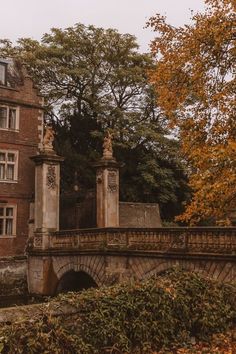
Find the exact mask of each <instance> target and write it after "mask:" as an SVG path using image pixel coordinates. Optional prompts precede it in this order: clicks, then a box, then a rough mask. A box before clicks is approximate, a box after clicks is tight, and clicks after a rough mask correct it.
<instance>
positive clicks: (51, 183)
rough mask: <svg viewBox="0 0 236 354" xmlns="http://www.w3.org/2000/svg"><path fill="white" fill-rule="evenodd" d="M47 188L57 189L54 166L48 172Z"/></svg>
mask: <svg viewBox="0 0 236 354" xmlns="http://www.w3.org/2000/svg"><path fill="white" fill-rule="evenodd" d="M47 186H48V188H49V189H55V188H56V167H55V166H53V165H50V166H48V170H47Z"/></svg>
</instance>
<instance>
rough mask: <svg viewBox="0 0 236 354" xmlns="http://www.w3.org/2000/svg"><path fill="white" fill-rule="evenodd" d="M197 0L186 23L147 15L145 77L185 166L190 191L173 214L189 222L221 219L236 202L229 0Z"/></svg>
mask: <svg viewBox="0 0 236 354" xmlns="http://www.w3.org/2000/svg"><path fill="white" fill-rule="evenodd" d="M205 2H206V9H205V12H204V13H197V14H195V15H194V16H193V17H192V23H191V24H190V25H185V26H183V27H178V28H174V27H173V26H171V25H169V24H167V23H166V19H165V18H164V17H162V16H160V15H157V16H155V17H153V18H151V19H150V21H149V25H150V26H151V27H152V28H153V29H154V30H155V31H157V32H158V34H157V38H156V39H155V40H154V41H153V43H152V52H153V54H154V55H155V56H156V58H157V65H156V67H155V69H154V70H152V71H151V72H150V81H151V82H152V83H153V84H154V85H155V91H156V94H157V104H158V105H159V106H160V107H161V109H162V111H163V112H164V113H165V114H166V116H167V117H168V120H169V124H170V126H171V127H172V128H175V131H178V136H179V139H180V141H181V147H182V152H183V156H184V157H185V158H186V159H187V160H188V162H189V164H190V166H191V167H190V168H189V171H190V185H191V187H192V188H193V190H194V195H193V198H192V201H191V203H190V204H189V205H188V206H187V208H186V210H185V212H184V214H183V215H182V216H181V217H180V218H179V219H180V220H183V221H188V222H191V223H192V224H196V223H198V222H199V221H201V220H204V219H208V218H210V217H213V218H215V219H216V220H224V221H225V222H226V223H227V222H228V221H227V211H228V209H230V208H232V207H233V205H234V204H235V202H236V188H235V186H236V159H235V153H236V142H235V139H236V122H235V119H236V109H235V107H236V106H235V103H236V100H235V92H236V80H235V72H236V46H235V43H236V25H235V24H236V13H235V10H236V2H235V0H231V1H230V0H206V1H205Z"/></svg>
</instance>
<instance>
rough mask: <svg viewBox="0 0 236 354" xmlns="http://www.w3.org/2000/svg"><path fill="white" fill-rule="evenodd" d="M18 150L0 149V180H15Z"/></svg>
mask: <svg viewBox="0 0 236 354" xmlns="http://www.w3.org/2000/svg"><path fill="white" fill-rule="evenodd" d="M17 170H18V152H17V151H10V150H0V182H11V181H17V172H18V171H17Z"/></svg>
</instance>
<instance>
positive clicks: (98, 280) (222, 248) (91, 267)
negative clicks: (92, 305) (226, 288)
mask: <svg viewBox="0 0 236 354" xmlns="http://www.w3.org/2000/svg"><path fill="white" fill-rule="evenodd" d="M174 266H180V267H181V268H183V269H185V270H189V271H195V272H200V273H202V274H204V275H206V276H209V277H210V278H213V279H216V280H219V281H222V282H229V283H232V282H235V281H236V228H235V227H229V228H227V227H224V228H213V227H208V228H205V227H204V228H199V227H198V228H185V227H181V228H156V229H130V228H129V229H126V228H103V229H88V230H71V231H60V232H54V233H48V234H47V233H44V234H42V233H41V234H35V237H34V240H33V244H32V245H31V247H29V251H28V283H29V291H30V293H33V294H42V295H54V294H56V293H58V292H60V291H66V290H80V289H83V288H88V287H91V286H99V287H100V286H102V285H110V284H114V283H116V282H123V281H130V280H132V279H140V280H141V279H145V278H149V277H151V276H153V275H155V274H159V273H162V272H165V271H166V270H168V269H170V268H172V267H174Z"/></svg>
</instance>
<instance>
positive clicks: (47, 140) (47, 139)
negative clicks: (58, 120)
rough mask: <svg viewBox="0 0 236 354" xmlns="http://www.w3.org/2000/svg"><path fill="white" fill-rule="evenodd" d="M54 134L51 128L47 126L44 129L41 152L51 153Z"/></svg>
mask: <svg viewBox="0 0 236 354" xmlns="http://www.w3.org/2000/svg"><path fill="white" fill-rule="evenodd" d="M54 135H55V132H54V130H53V129H52V127H50V126H47V127H46V129H45V134H44V137H43V150H44V151H53V145H52V143H53V141H54Z"/></svg>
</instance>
